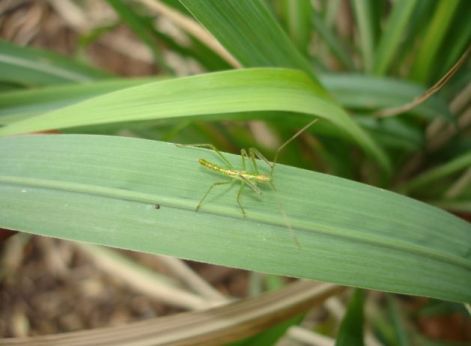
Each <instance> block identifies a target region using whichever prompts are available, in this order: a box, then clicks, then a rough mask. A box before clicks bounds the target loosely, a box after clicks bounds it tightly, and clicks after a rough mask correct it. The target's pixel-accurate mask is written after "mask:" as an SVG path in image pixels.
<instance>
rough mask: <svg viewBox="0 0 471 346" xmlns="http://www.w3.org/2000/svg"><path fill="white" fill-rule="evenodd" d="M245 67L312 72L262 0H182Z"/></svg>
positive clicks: (311, 73) (311, 74)
mask: <svg viewBox="0 0 471 346" xmlns="http://www.w3.org/2000/svg"><path fill="white" fill-rule="evenodd" d="M180 2H181V3H183V4H184V5H185V7H186V8H187V9H188V10H189V11H190V12H191V13H192V14H193V16H195V18H196V19H197V20H198V21H200V22H201V23H202V24H203V25H204V26H205V27H206V28H207V29H208V30H209V31H210V32H211V33H212V34H213V35H214V36H215V37H216V38H217V39H218V40H219V42H221V44H222V45H223V46H224V47H225V48H226V49H227V50H228V51H229V52H230V53H231V54H232V55H233V56H234V57H235V58H236V59H237V60H238V61H239V62H240V63H241V64H242V65H243V66H245V67H259V66H273V67H291V68H297V69H301V70H303V71H305V72H306V73H308V74H310V76H311V77H312V79H313V80H314V81H315V82H316V83H317V84H318V86H319V88H321V89H322V86H321V85H320V84H319V83H318V82H317V78H316V77H315V76H314V73H313V71H312V68H311V66H310V64H309V63H308V62H307V61H306V60H305V59H304V58H303V56H302V55H301V53H299V51H298V50H297V49H296V47H295V46H294V44H293V43H292V42H291V41H290V39H289V38H288V36H287V35H286V33H285V32H284V31H283V30H282V29H281V27H280V25H279V24H278V22H277V21H276V20H275V18H274V17H273V15H272V13H271V12H270V10H269V9H268V8H267V6H266V5H265V3H264V2H263V0H252V1H239V0H225V1H219V0H210V1H208V0H180Z"/></svg>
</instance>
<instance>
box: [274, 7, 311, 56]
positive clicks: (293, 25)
mask: <svg viewBox="0 0 471 346" xmlns="http://www.w3.org/2000/svg"><path fill="white" fill-rule="evenodd" d="M279 6H280V7H281V8H280V13H279V15H280V16H281V17H282V19H283V22H284V26H285V27H286V32H287V33H288V35H289V37H290V38H291V40H292V41H293V43H294V44H295V45H296V47H297V48H298V50H299V51H300V52H303V53H304V54H305V55H307V54H308V51H307V50H308V47H309V43H310V39H311V33H312V30H311V26H312V24H311V22H312V13H313V9H312V5H311V2H310V1H309V0H298V1H290V0H281V1H279Z"/></svg>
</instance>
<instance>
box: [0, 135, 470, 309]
mask: <svg viewBox="0 0 471 346" xmlns="http://www.w3.org/2000/svg"><path fill="white" fill-rule="evenodd" d="M227 157H228V159H229V160H230V161H231V162H232V163H233V164H234V165H235V166H236V167H239V164H238V163H239V162H240V157H238V156H234V155H227ZM198 158H205V159H207V160H211V161H214V162H218V161H217V158H216V157H215V155H214V153H213V152H211V151H205V150H196V149H190V148H184V149H183V148H177V147H176V146H175V145H173V144H170V143H164V142H156V141H148V140H142V139H135V138H125V137H108V136H89V135H56V136H53V135H49V136H46V135H43V136H21V137H11V138H2V139H0V162H1V163H2V164H1V165H0V227H3V228H8V229H14V230H21V231H24V232H30V233H35V234H42V235H48V236H54V237H59V238H65V239H73V240H81V241H88V242H93V243H98V244H104V245H108V246H114V247H120V248H127V249H133V250H137V251H142V252H150V253H162V254H167V255H173V256H177V257H182V258H188V259H193V260H197V261H204V262H209V263H217V264H220V265H226V266H234V267H238V268H244V269H249V270H255V271H260V272H267V273H272V274H279V275H289V276H294V277H302V278H309V279H315V280H322V281H331V282H336V283H339V284H344V285H352V286H358V287H364V288H371V289H377V290H385V291H391V292H398V293H405V294H414V295H421V296H430V297H435V298H439V299H444V300H451V301H459V302H465V301H470V300H471V291H470V290H469V286H470V283H471V245H470V244H471V232H470V226H469V224H468V223H466V222H464V221H463V220H461V219H458V218H456V217H454V216H452V215H451V214H448V213H446V212H444V211H442V210H440V209H437V208H435V207H432V206H429V205H426V204H424V203H421V202H418V201H415V200H412V199H410V198H407V197H402V196H400V195H397V194H395V193H392V192H388V191H384V190H381V189H377V188H373V187H370V186H367V185H363V184H359V183H355V182H352V181H349V180H345V179H341V178H337V177H333V176H328V175H325V174H319V173H314V172H310V171H306V170H302V169H295V168H292V167H288V166H283V165H278V166H277V169H276V172H275V177H274V178H275V181H274V183H275V185H276V188H277V191H272V190H271V189H263V195H262V197H261V198H260V199H257V198H256V196H254V194H253V193H252V192H251V191H250V190H249V189H246V190H245V191H244V193H243V195H242V202H243V205H244V207H245V209H246V212H247V218H243V217H242V215H241V212H240V210H239V208H238V206H237V203H236V201H235V195H236V193H237V189H236V188H235V187H234V188H233V189H229V190H228V189H224V188H220V190H219V191H215V192H214V193H212V194H211V195H210V197H209V198H208V200H207V201H206V202H205V204H204V205H203V207H202V209H201V210H200V211H199V212H195V209H194V208H195V206H196V204H197V203H198V201H199V200H200V198H201V196H202V195H203V194H204V193H205V191H207V189H208V187H209V186H210V185H211V184H212V183H214V182H215V181H221V180H224V177H217V176H214V175H213V174H212V173H211V172H208V171H206V170H204V169H203V168H202V167H199V166H198V164H197V162H196V161H197V159H198ZM260 166H261V168H262V169H263V164H262V163H260ZM262 188H263V187H262ZM280 204H281V207H280ZM283 214H286V215H287V217H284V216H283ZM288 222H289V223H290V224H291V225H292V228H293V229H292V230H293V232H294V234H295V236H296V237H297V239H298V240H299V243H300V246H299V247H297V246H296V245H295V242H294V241H293V236H292V234H291V233H290V232H289V231H288V228H287V223H288Z"/></svg>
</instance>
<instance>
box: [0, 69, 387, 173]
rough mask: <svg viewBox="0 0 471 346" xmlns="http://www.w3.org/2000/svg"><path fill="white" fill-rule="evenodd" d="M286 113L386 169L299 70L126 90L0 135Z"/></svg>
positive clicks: (364, 139)
mask: <svg viewBox="0 0 471 346" xmlns="http://www.w3.org/2000/svg"><path fill="white" fill-rule="evenodd" d="M257 111H287V112H298V113H304V114H309V115H317V116H319V117H322V118H325V119H326V120H328V121H330V122H331V123H332V124H334V125H335V126H336V127H337V128H338V129H339V130H340V131H341V132H343V133H346V134H348V135H349V136H350V137H351V138H352V139H353V140H354V141H357V142H358V143H359V144H360V145H361V146H362V147H363V148H364V149H365V150H366V152H368V153H370V154H371V155H373V156H374V157H375V158H376V159H377V160H378V162H379V163H380V164H381V165H382V166H383V168H385V169H389V162H388V159H387V157H386V156H385V154H384V153H383V151H382V150H381V148H380V147H378V146H377V145H376V144H375V143H374V142H373V141H372V140H371V138H370V137H369V136H368V135H367V134H366V133H365V132H364V131H363V130H362V129H361V128H360V127H358V126H357V125H356V124H355V122H354V121H353V120H352V119H351V118H350V117H349V116H348V115H347V114H346V113H345V111H343V110H342V109H341V108H340V107H339V106H337V105H336V104H335V103H333V102H331V101H330V100H329V99H326V98H325V97H324V96H323V93H322V95H319V88H318V87H317V85H316V84H314V83H313V82H312V80H311V79H310V78H308V77H307V76H306V75H305V74H304V73H302V72H301V71H296V70H289V69H264V68H260V69H245V70H235V71H227V72H218V73H210V74H202V75H198V76H193V77H185V78H178V79H173V80H166V81H160V82H155V83H148V84H145V85H141V86H136V87H133V88H128V89H124V90H120V91H116V92H113V93H109V94H106V95H103V96H99V97H96V98H93V99H89V100H86V101H84V102H81V103H78V104H75V105H71V106H69V107H65V108H62V109H58V110H56V111H53V112H50V113H46V114H44V115H39V116H36V117H32V118H29V119H25V120H23V121H19V122H16V123H12V124H10V125H8V126H5V127H3V128H0V135H11V134H18V133H26V132H35V131H42V130H49V129H61V128H69V127H75V126H85V125H96V124H106V123H115V122H123V121H137V120H150V119H166V118H176V117H189V116H208V115H211V114H214V115H220V114H222V113H238V112H257Z"/></svg>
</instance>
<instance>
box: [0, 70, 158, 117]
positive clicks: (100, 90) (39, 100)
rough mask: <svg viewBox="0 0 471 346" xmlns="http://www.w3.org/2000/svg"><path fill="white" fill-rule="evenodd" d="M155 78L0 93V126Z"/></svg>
mask: <svg viewBox="0 0 471 346" xmlns="http://www.w3.org/2000/svg"><path fill="white" fill-rule="evenodd" d="M157 80H158V79H157V78H152V79H150V78H140V79H103V80H97V81H93V82H90V83H81V84H67V85H61V86H55V85H53V86H49V87H42V88H35V89H28V90H20V91H13V92H5V93H1V94H0V125H6V124H8V123H10V122H12V120H13V119H21V118H26V117H29V116H33V115H37V114H41V113H46V112H50V111H52V110H56V109H59V108H62V107H65V106H68V105H71V104H74V103H77V102H80V101H83V100H86V99H89V98H91V97H94V96H98V95H102V94H106V93H109V92H112V91H116V90H120V89H124V88H129V87H132V86H136V85H140V84H144V83H147V82H150V81H154V82H155V81H157Z"/></svg>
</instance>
